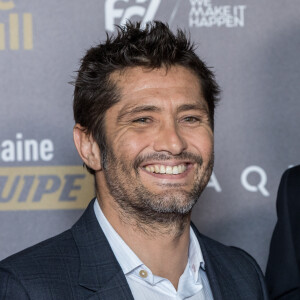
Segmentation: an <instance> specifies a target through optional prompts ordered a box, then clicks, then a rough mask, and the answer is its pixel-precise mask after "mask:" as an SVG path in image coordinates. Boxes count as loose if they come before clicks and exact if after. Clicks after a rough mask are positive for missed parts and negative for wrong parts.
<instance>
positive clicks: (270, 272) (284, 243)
mask: <svg viewBox="0 0 300 300" xmlns="http://www.w3.org/2000/svg"><path fill="white" fill-rule="evenodd" d="M276 206H277V207H276V208H277V216H278V220H277V223H276V226H275V229H274V232H273V236H272V240H271V244H270V253H269V259H268V263H267V269H266V282H267V286H268V289H269V291H270V296H271V299H280V300H284V299H289V300H294V299H295V300H296V299H298V300H299V299H300V272H299V267H300V265H299V264H300V166H297V167H293V168H290V169H288V170H287V171H285V173H284V174H283V176H282V178H281V182H280V185H279V189H278V195H277V202H276Z"/></svg>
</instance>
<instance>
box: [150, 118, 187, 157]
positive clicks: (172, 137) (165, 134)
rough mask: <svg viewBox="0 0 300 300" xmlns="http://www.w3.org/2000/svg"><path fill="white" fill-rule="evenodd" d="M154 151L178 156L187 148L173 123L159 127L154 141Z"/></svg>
mask: <svg viewBox="0 0 300 300" xmlns="http://www.w3.org/2000/svg"><path fill="white" fill-rule="evenodd" d="M153 147H154V151H156V152H162V151H165V152H168V153H169V154H172V155H178V154H180V153H182V152H183V151H184V150H186V148H187V143H186V140H185V138H184V136H183V135H182V133H181V132H180V129H179V128H178V125H177V124H176V123H175V122H170V123H168V124H163V125H162V126H160V128H159V131H158V132H157V134H156V137H155V140H154V146H153Z"/></svg>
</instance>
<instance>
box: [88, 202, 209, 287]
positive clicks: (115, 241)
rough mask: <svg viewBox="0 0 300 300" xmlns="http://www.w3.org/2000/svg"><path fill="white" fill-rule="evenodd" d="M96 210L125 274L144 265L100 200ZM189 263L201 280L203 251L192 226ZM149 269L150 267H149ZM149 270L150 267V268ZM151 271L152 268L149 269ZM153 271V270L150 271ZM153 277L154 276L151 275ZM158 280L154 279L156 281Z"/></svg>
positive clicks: (95, 203) (191, 269)
mask: <svg viewBox="0 0 300 300" xmlns="http://www.w3.org/2000/svg"><path fill="white" fill-rule="evenodd" d="M94 211H95V215H96V218H97V220H98V222H99V225H100V226H101V228H102V230H103V232H104V234H105V236H106V238H107V240H108V242H109V244H110V247H111V249H112V251H113V253H114V255H115V256H116V259H117V261H118V262H119V264H120V266H121V268H122V270H123V272H124V274H125V275H127V274H129V273H130V272H132V271H133V270H135V269H137V268H139V267H140V266H142V265H143V262H142V261H141V260H140V259H139V258H138V257H137V255H136V254H135V253H134V252H133V251H132V250H131V249H130V247H129V246H128V245H127V244H126V243H125V242H124V240H123V239H122V238H121V237H120V236H119V234H118V233H117V232H116V231H115V230H114V228H113V227H112V226H111V224H110V223H109V221H108V220H107V219H106V217H105V215H104V214H103V212H102V210H101V208H100V206H99V203H98V200H97V199H96V201H95V202H94ZM188 264H189V268H190V271H191V273H192V276H193V279H194V282H195V283H200V282H201V277H200V276H199V269H200V267H202V268H203V269H204V266H205V265H204V260H203V255H202V251H201V248H200V245H199V242H198V239H197V237H196V235H195V233H194V231H193V229H192V227H190V244H189V257H188ZM147 269H148V268H147ZM148 270H149V269H148ZM149 271H150V270H149ZM150 272H151V271H150ZM151 275H152V274H151ZM151 277H153V276H151ZM155 281H156V280H154V282H155Z"/></svg>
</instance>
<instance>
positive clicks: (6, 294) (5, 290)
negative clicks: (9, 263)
mask: <svg viewBox="0 0 300 300" xmlns="http://www.w3.org/2000/svg"><path fill="white" fill-rule="evenodd" d="M0 299H3V300H4V299H5V300H16V299H18V300H28V299H29V296H28V294H27V292H26V290H25V288H24V287H23V286H22V284H21V283H20V282H19V280H18V279H17V278H16V277H15V276H14V274H12V273H11V272H9V271H8V270H6V269H3V268H0Z"/></svg>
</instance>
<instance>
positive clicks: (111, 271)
mask: <svg viewBox="0 0 300 300" xmlns="http://www.w3.org/2000/svg"><path fill="white" fill-rule="evenodd" d="M93 203H94V201H92V202H91V203H90V205H89V206H88V208H87V209H86V211H85V212H84V214H83V215H82V217H81V218H80V219H79V221H78V222H77V223H76V224H75V225H74V226H73V227H72V228H71V229H70V230H67V231H65V232H63V233H62V234H60V235H58V236H56V237H53V238H51V239H48V240H46V241H44V242H41V243H39V244H37V245H35V246H33V247H31V248H28V249H26V250H24V251H22V252H20V253H17V254H15V255H13V256H11V257H9V258H7V259H5V260H3V261H2V262H1V263H0V299H1V300H4V299H5V300H11V299H14V300H23V299H32V300H50V299H51V300H54V299H57V300H64V299H67V300H70V299H90V300H96V299H101V300H104V299H105V300H108V299H109V300H117V299H120V300H129V299H131V300H132V299H133V296H132V293H131V291H130V288H129V286H128V284H127V281H126V278H125V276H124V274H123V272H122V269H121V267H120V265H119V264H118V262H117V260H116V258H115V256H114V254H113V252H112V250H111V248H110V246H109V243H108V241H107V239H106V237H105V235H104V233H103V231H102V230H101V228H100V226H99V223H98V221H97V219H96V216H95V213H94V209H93ZM194 230H195V232H196V235H197V237H198V240H199V243H200V245H201V250H202V252H203V256H204V260H205V265H206V272H207V276H208V279H209V282H210V286H211V288H212V293H213V296H214V299H215V300H220V299H224V300H256V299H268V296H267V292H266V289H265V285H264V279H263V276H262V274H261V271H260V269H259V267H258V266H257V264H256V262H255V261H254V260H253V259H252V258H251V257H250V256H249V255H248V254H246V253H245V252H243V251H241V250H239V249H236V248H231V247H226V246H224V245H222V244H220V243H218V242H216V241H213V240H211V239H209V238H207V237H205V236H203V235H201V234H200V233H199V232H198V231H197V230H196V228H194ZM136 300H143V299H136Z"/></svg>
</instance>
